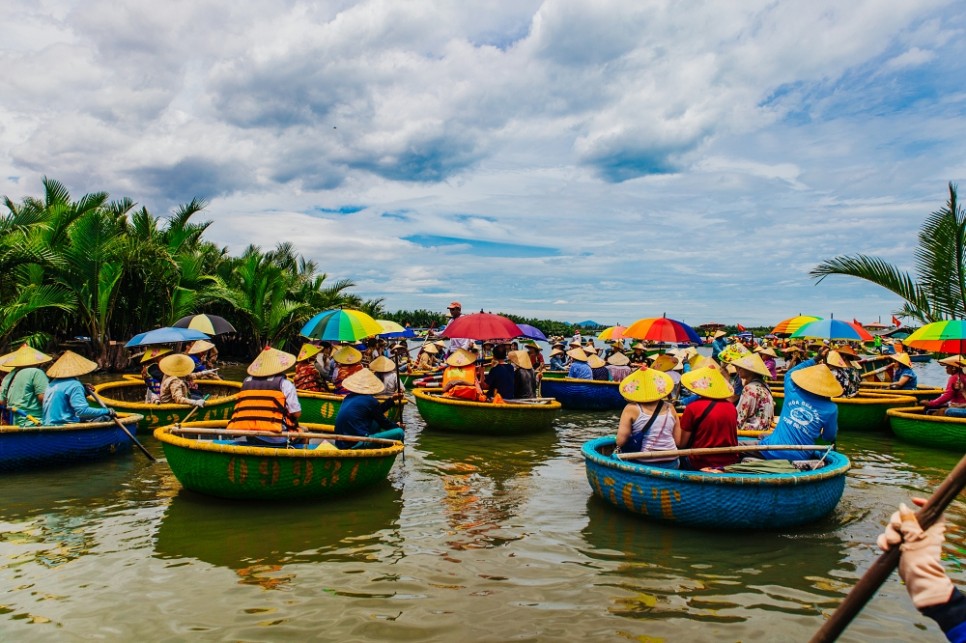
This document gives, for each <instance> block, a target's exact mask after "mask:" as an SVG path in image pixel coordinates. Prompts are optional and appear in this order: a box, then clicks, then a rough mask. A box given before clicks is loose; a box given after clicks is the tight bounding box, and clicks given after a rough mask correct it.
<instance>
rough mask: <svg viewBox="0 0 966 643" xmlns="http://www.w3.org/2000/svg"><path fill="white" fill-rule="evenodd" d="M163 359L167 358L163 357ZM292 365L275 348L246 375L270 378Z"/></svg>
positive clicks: (290, 357) (291, 360)
mask: <svg viewBox="0 0 966 643" xmlns="http://www.w3.org/2000/svg"><path fill="white" fill-rule="evenodd" d="M356 352H358V351H356ZM164 359H168V358H167V357H165V358H164ZM161 361H162V362H163V361H164V360H161ZM294 365H295V355H292V354H291V353H286V352H285V351H280V350H278V349H277V348H266V349H265V350H263V351H262V352H261V353H259V354H258V356H257V357H256V358H255V360H254V361H253V362H252V363H251V364H249V365H248V374H249V375H251V376H252V377H271V376H272V375H278V374H279V373H284V372H285V371H287V370H288V369H290V368H292V367H293V366H294ZM162 370H164V369H162Z"/></svg>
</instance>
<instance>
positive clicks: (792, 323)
mask: <svg viewBox="0 0 966 643" xmlns="http://www.w3.org/2000/svg"><path fill="white" fill-rule="evenodd" d="M820 319H821V317H814V316H812V315H798V316H797V317H789V318H788V319H783V320H782V321H780V322H778V325H777V326H775V327H774V328H772V329H771V332H772V334H774V335H791V334H792V333H794V332H795V331H796V330H798V329H799V328H801V327H802V326H804V325H805V324H807V323H809V322H813V321H818V320H820Z"/></svg>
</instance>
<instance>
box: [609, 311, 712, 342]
mask: <svg viewBox="0 0 966 643" xmlns="http://www.w3.org/2000/svg"><path fill="white" fill-rule="evenodd" d="M624 337H632V338H634V339H648V340H650V341H652V342H667V343H670V344H684V343H687V344H700V343H701V338H700V337H699V336H698V334H697V333H696V332H695V331H694V329H693V328H691V327H690V326H688V325H687V324H685V323H684V322H680V321H678V320H676V319H668V318H667V317H645V318H644V319H638V320H637V321H636V322H634V323H633V324H631V325H630V326H628V327H627V328H626V329H625V330H624Z"/></svg>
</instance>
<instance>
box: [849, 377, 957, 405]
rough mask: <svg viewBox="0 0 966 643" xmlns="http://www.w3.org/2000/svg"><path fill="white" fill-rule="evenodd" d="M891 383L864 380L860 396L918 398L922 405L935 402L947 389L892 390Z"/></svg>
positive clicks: (917, 400) (860, 388)
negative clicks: (925, 402) (876, 395)
mask: <svg viewBox="0 0 966 643" xmlns="http://www.w3.org/2000/svg"><path fill="white" fill-rule="evenodd" d="M889 384H890V383H889V382H866V381H864V380H863V382H862V385H861V386H860V387H859V395H867V394H870V393H871V394H878V395H881V394H883V393H884V394H886V395H902V396H909V397H914V398H916V402H917V403H921V402H923V401H925V400H933V399H936V398H937V397H939V396H940V395H942V394H943V393H945V392H946V389H941V388H935V387H920V388H912V389H890V388H889Z"/></svg>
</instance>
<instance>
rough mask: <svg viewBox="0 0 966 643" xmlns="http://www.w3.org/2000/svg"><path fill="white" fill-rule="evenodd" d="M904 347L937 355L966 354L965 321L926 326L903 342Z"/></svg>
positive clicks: (948, 321) (940, 322) (958, 320)
mask: <svg viewBox="0 0 966 643" xmlns="http://www.w3.org/2000/svg"><path fill="white" fill-rule="evenodd" d="M903 343H904V344H905V345H906V346H912V347H913V348H919V349H922V350H927V351H935V352H937V353H959V354H966V320H962V319H950V320H947V321H938V322H933V323H931V324H926V325H925V326H923V327H922V328H920V329H919V330H917V331H915V332H914V333H912V334H911V335H909V337H907V338H906V339H904V340H903Z"/></svg>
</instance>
